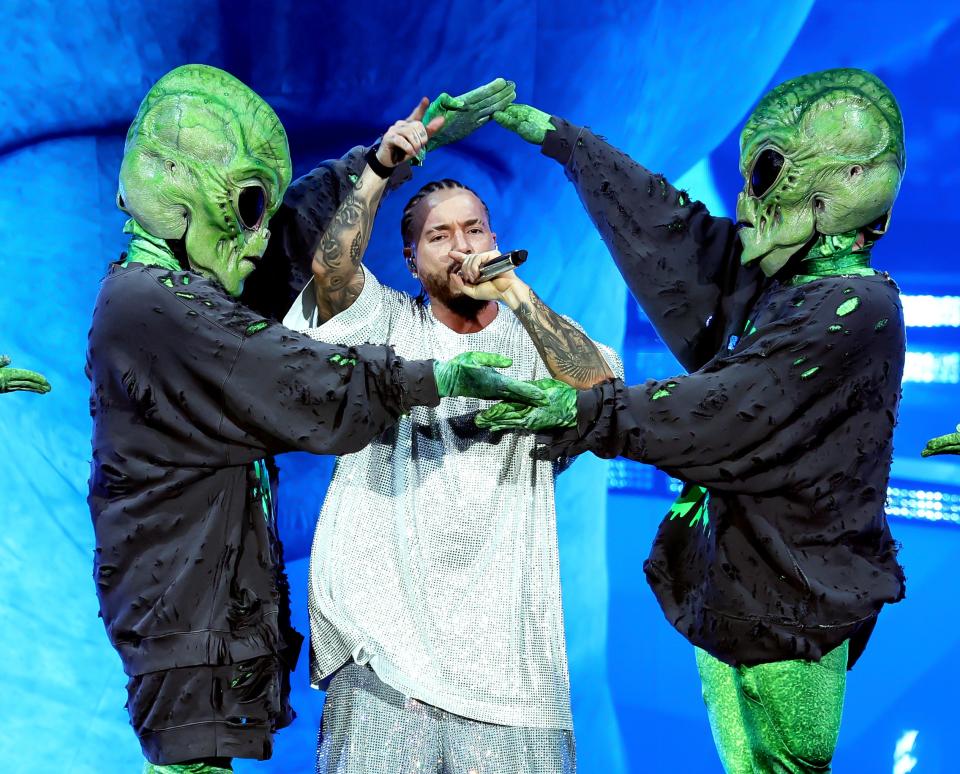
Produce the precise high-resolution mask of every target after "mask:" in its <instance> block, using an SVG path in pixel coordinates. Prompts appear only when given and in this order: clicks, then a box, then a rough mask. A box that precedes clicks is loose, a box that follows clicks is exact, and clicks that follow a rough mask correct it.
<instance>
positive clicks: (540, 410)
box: [474, 379, 578, 432]
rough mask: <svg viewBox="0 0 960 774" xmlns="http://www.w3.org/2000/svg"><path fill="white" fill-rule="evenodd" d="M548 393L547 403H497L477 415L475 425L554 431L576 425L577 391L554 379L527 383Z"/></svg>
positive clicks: (503, 428)
mask: <svg viewBox="0 0 960 774" xmlns="http://www.w3.org/2000/svg"><path fill="white" fill-rule="evenodd" d="M529 384H533V385H535V386H537V387H539V388H540V389H541V390H543V391H544V393H545V394H546V396H547V401H548V402H547V403H546V404H545V405H540V406H524V405H521V404H519V403H498V404H497V405H496V406H491V407H490V408H488V409H487V410H486V411H481V412H480V413H479V414H477V417H476V419H475V420H474V422H476V424H477V427H482V428H484V429H487V430H533V431H534V432H536V431H538V430H554V429H557V428H560V427H574V426H576V424H577V394H578V391H577V390H576V389H575V388H573V387H571V386H570V385H569V384H564V383H563V382H561V381H558V380H557V379H537V380H536V381H534V382H529Z"/></svg>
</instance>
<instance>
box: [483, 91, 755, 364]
mask: <svg viewBox="0 0 960 774" xmlns="http://www.w3.org/2000/svg"><path fill="white" fill-rule="evenodd" d="M494 119H495V120H496V121H497V122H498V123H499V124H501V125H502V126H504V127H506V128H508V129H510V130H511V131H514V132H516V133H517V134H519V135H520V136H521V137H522V138H523V139H525V140H527V141H528V142H531V143H533V144H536V145H539V146H541V148H542V152H543V154H544V155H546V156H549V157H551V158H553V159H555V160H556V161H559V162H560V163H561V164H563V166H564V170H565V172H566V175H567V177H568V178H569V179H570V180H571V182H573V184H574V186H576V189H577V193H578V194H579V196H580V199H581V201H582V202H583V205H584V207H585V208H586V210H587V213H588V214H589V216H590V218H591V219H592V220H593V222H594V225H596V227H597V230H598V231H599V232H600V235H601V237H602V238H603V240H604V242H605V243H606V245H607V247H608V249H609V250H610V253H611V255H612V256H613V258H614V260H615V261H616V264H617V267H618V268H619V269H620V273H621V274H622V275H623V278H624V280H625V281H626V283H627V285H628V286H629V288H630V291H631V293H633V295H634V297H635V298H636V299H637V301H638V302H639V303H640V305H641V306H642V307H643V309H644V311H645V312H646V313H647V315H648V316H649V318H650V320H651V322H652V323H653V325H654V327H656V329H657V332H658V333H659V334H660V336H661V337H662V338H663V340H664V342H665V343H666V344H667V346H668V347H670V349H671V351H672V352H673V353H674V355H675V356H676V357H677V358H678V359H679V360H680V362H681V363H683V365H684V366H685V367H686V368H687V369H688V370H693V369H696V368H698V367H700V366H701V365H703V363H705V362H706V361H707V360H709V359H710V357H712V356H713V355H714V354H715V353H716V351H717V349H718V348H719V346H720V345H721V343H723V342H724V341H725V340H726V338H727V337H728V336H729V335H730V332H733V331H735V332H736V333H737V334H739V333H740V331H739V330H735V329H736V328H737V326H738V325H742V322H743V321H741V320H738V319H732V318H736V317H737V316H738V314H739V313H740V312H741V311H742V310H743V309H744V307H745V306H746V305H747V304H746V303H745V302H744V301H743V299H744V298H746V299H750V298H751V294H752V291H753V289H754V288H755V287H756V286H757V284H758V282H759V272H757V271H755V270H750V269H743V268H742V267H740V264H739V257H740V242H739V238H738V236H737V232H736V227H735V226H734V224H733V223H732V222H731V221H730V220H728V219H727V218H716V217H713V216H712V215H710V213H709V212H708V211H707V209H706V207H704V206H703V205H702V204H701V203H700V202H696V201H692V200H691V199H690V197H689V196H688V195H687V193H686V192H685V191H681V190H679V189H677V188H675V187H674V186H673V185H671V184H670V183H669V182H668V181H667V180H666V179H665V178H664V177H663V175H659V174H654V173H652V172H650V171H649V170H647V169H645V168H644V167H643V166H641V165H640V164H638V163H636V162H635V161H633V159H631V158H630V157H629V156H627V155H626V154H624V153H622V152H621V151H619V150H617V149H616V148H614V147H613V146H611V145H610V144H608V143H607V142H605V141H604V140H602V139H601V138H599V137H597V136H596V135H594V134H593V133H592V132H591V131H590V130H589V129H585V128H581V127H579V126H575V125H573V124H570V123H568V122H567V121H565V120H563V119H562V118H558V117H556V116H549V115H548V114H546V113H544V112H543V111H540V110H537V109H536V108H533V107H530V106H529V105H511V106H510V107H509V108H507V109H506V110H504V111H500V112H498V113H496V114H494Z"/></svg>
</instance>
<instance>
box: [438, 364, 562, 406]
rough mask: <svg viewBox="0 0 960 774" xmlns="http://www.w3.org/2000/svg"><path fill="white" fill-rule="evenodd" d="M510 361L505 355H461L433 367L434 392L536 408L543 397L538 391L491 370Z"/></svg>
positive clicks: (544, 397) (528, 384)
mask: <svg viewBox="0 0 960 774" xmlns="http://www.w3.org/2000/svg"><path fill="white" fill-rule="evenodd" d="M512 364H513V361H512V360H511V359H510V358H508V357H506V356H505V355H494V354H491V353H489V352H464V353H462V354H460V355H457V356H456V357H455V358H452V359H450V360H447V361H442V360H438V361H436V362H435V363H434V364H433V373H434V376H436V379H437V391H438V392H439V393H440V397H441V398H451V397H461V398H484V399H486V400H511V401H519V402H520V403H521V404H523V405H527V404H530V405H534V406H539V405H542V404H544V403H546V400H547V398H546V396H545V395H544V393H543V390H541V389H540V388H539V387H536V386H535V385H533V384H531V383H529V382H521V381H518V380H517V379H511V378H510V377H509V376H504V375H503V374H501V373H497V372H496V371H494V370H493V368H491V366H493V367H495V368H507V367H509V366H510V365H512Z"/></svg>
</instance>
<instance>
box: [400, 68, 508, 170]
mask: <svg viewBox="0 0 960 774" xmlns="http://www.w3.org/2000/svg"><path fill="white" fill-rule="evenodd" d="M516 96H517V91H516V84H515V83H514V82H513V81H507V80H504V79H503V78H497V79H496V80H493V81H490V83H487V84H484V85H483V86H478V87H477V88H475V89H473V90H472V91H468V92H467V93H466V94H461V95H460V96H459V97H451V96H450V95H449V94H447V93H446V92H444V93H443V94H441V95H440V96H439V97H437V98H436V99H435V100H434V101H433V102H431V103H430V107H428V108H427V112H426V114H425V115H424V116H423V125H424V126H426V125H427V124H429V123H430V122H431V121H432V120H433V119H434V118H437V117H438V116H442V117H443V118H444V119H445V120H444V122H443V126H442V127H441V128H440V131H439V132H437V133H436V134H435V135H434V136H433V137H431V138H430V141H429V142H428V143H427V149H426V151H421V152H420V155H419V156H418V157H417V161H418V162H420V163H422V162H423V158H424V156H426V154H427V151H432V150H434V149H435V148H439V147H440V146H441V145H447V144H448V143H451V142H456V141H457V140H462V139H463V138H464V137H466V136H467V135H468V134H470V133H471V132H474V131H476V130H477V129H479V128H480V127H481V126H483V125H484V124H485V123H487V121H489V120H490V117H491V116H492V115H493V114H494V113H495V112H496V111H498V110H503V108H505V107H507V106H508V105H509V104H510V103H511V102H513V100H514V99H516Z"/></svg>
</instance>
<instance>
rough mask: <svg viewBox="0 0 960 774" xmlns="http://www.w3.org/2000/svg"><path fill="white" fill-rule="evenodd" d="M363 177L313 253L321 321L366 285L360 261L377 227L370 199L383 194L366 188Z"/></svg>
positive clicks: (328, 317) (353, 298) (343, 203)
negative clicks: (363, 184)
mask: <svg viewBox="0 0 960 774" xmlns="http://www.w3.org/2000/svg"><path fill="white" fill-rule="evenodd" d="M362 188H363V186H362V183H361V181H357V183H356V185H355V186H354V187H353V188H352V189H351V190H350V193H348V194H347V196H346V198H345V199H344V200H343V201H342V202H341V203H340V206H339V207H338V208H337V212H336V214H335V215H334V216H333V220H331V221H330V224H329V225H328V226H327V228H326V230H325V231H324V232H323V235H322V236H321V237H320V243H319V245H318V246H317V249H316V252H315V253H314V256H313V276H314V286H315V289H316V295H317V310H318V312H319V315H320V319H321V321H324V322H325V321H326V320H329V319H330V318H331V317H333V316H334V315H336V314H337V313H339V312H342V311H343V310H344V309H346V308H348V307H349V306H350V305H351V304H352V303H353V302H354V301H356V300H357V296H359V295H360V291H361V290H362V289H363V272H362V271H361V270H360V262H361V261H362V260H363V254H364V252H365V251H366V249H367V242H368V241H369V239H370V232H371V230H372V229H373V208H372V207H371V204H374V206H375V204H376V203H372V202H371V201H370V200H371V198H373V197H374V196H376V197H377V198H379V195H378V194H376V193H373V192H371V191H370V190H369V188H368V189H367V190H362Z"/></svg>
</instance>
